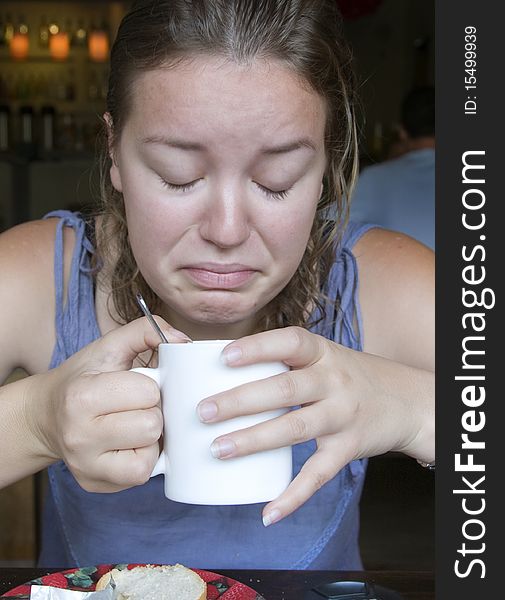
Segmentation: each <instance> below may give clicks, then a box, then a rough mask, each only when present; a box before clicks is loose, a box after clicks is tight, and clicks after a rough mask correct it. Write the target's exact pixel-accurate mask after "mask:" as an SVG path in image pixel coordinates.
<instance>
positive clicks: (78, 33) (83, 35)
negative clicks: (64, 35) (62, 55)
mask: <svg viewBox="0 0 505 600" xmlns="http://www.w3.org/2000/svg"><path fill="white" fill-rule="evenodd" d="M87 43H88V32H87V30H86V28H85V27H84V19H78V20H77V26H76V28H75V30H74V32H73V35H72V40H71V45H72V46H74V47H76V48H85V47H86V45H87Z"/></svg>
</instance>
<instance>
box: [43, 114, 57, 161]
mask: <svg viewBox="0 0 505 600" xmlns="http://www.w3.org/2000/svg"><path fill="white" fill-rule="evenodd" d="M40 119H41V132H40V133H41V136H40V140H41V144H40V152H41V154H42V156H48V155H50V154H51V153H52V152H54V149H55V127H56V109H55V108H54V106H51V105H44V106H42V107H41V109H40Z"/></svg>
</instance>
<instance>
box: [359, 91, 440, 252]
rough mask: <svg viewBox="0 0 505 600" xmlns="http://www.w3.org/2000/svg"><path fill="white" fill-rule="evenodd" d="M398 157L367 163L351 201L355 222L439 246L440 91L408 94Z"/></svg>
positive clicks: (430, 246) (402, 111)
mask: <svg viewBox="0 0 505 600" xmlns="http://www.w3.org/2000/svg"><path fill="white" fill-rule="evenodd" d="M398 134H399V139H398V143H397V144H395V146H394V148H395V151H394V154H393V156H394V158H391V159H390V160H386V161H384V162H383V163H379V164H376V165H372V166H369V167H365V168H364V169H363V170H362V172H361V174H360V176H359V179H358V182H357V184H356V189H355V192H354V194H353V197H352V203H351V219H352V220H353V221H365V222H373V223H377V224H378V225H382V226H383V227H386V228H387V229H393V230H396V231H401V232H403V233H406V234H408V235H410V236H412V237H413V238H415V239H417V240H419V241H420V242H422V243H423V244H425V245H426V246H428V247H429V248H432V249H433V250H434V249H435V89H434V88H433V87H431V86H425V87H417V88H414V89H413V90H411V91H410V92H409V93H408V94H407V96H406V97H405V99H404V101H403V103H402V109H401V125H400V127H399V132H398Z"/></svg>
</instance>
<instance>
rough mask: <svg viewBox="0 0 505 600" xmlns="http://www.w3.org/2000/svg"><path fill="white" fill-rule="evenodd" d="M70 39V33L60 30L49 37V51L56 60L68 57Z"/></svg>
mask: <svg viewBox="0 0 505 600" xmlns="http://www.w3.org/2000/svg"><path fill="white" fill-rule="evenodd" d="M69 50H70V40H69V39H68V33H67V32H62V31H60V32H59V33H56V34H54V35H51V37H50V38H49V52H50V54H51V58H52V59H54V60H65V59H66V58H68V53H69Z"/></svg>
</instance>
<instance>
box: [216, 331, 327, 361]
mask: <svg viewBox="0 0 505 600" xmlns="http://www.w3.org/2000/svg"><path fill="white" fill-rule="evenodd" d="M325 343H326V341H325V340H324V338H322V337H321V336H319V335H315V334H313V333H310V332H309V331H307V330H306V329H302V328H301V327H286V328H284V329H274V330H271V331H263V332H261V333H256V334H254V335H250V336H246V337H243V338H240V339H239V340H236V341H235V342H232V343H231V344H228V346H226V348H225V349H224V350H223V360H224V361H225V363H226V364H228V365H230V366H239V365H249V364H253V363H258V362H268V361H282V362H284V363H285V364H287V365H288V366H290V367H293V368H295V369H299V368H302V367H306V366H309V365H312V364H314V363H315V362H317V361H318V360H319V359H320V358H321V356H322V354H323V352H324V348H325Z"/></svg>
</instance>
